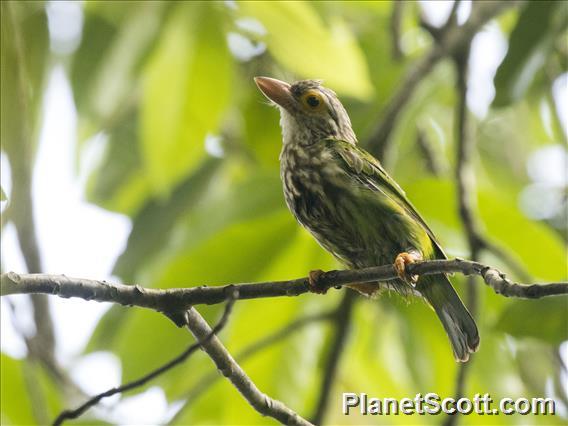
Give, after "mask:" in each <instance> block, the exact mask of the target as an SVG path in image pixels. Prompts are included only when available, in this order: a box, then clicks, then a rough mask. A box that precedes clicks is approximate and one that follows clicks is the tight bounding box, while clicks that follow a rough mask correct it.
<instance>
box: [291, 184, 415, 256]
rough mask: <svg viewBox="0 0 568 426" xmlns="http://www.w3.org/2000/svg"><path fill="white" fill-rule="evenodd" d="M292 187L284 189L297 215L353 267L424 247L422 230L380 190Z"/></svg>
mask: <svg viewBox="0 0 568 426" xmlns="http://www.w3.org/2000/svg"><path fill="white" fill-rule="evenodd" d="M294 189H295V191H293V192H291V191H287V189H286V185H285V188H284V191H285V194H286V202H287V204H288V207H289V208H290V210H291V211H292V212H293V214H294V216H295V217H296V219H297V220H298V221H299V222H300V223H301V224H302V225H303V226H304V227H305V228H307V229H308V230H309V231H310V233H311V234H312V235H313V236H314V237H315V238H316V240H317V241H318V242H319V243H320V244H321V245H322V246H323V247H324V248H325V249H326V250H328V251H329V252H331V253H332V254H333V255H334V256H335V257H336V258H338V259H339V260H340V261H342V262H343V263H344V264H346V265H347V266H349V267H366V266H374V265H381V264H386V263H392V262H393V261H394V259H395V257H396V255H397V254H398V253H400V252H402V251H406V250H409V249H413V248H418V249H419V248H420V240H421V237H423V236H422V235H421V233H424V231H423V230H422V229H421V228H420V229H414V228H416V225H415V224H414V223H413V221H410V220H408V218H407V217H406V216H405V215H403V214H401V213H400V212H399V211H397V210H396V208H394V207H393V206H392V205H391V203H390V202H389V200H388V199H386V197H385V199H382V198H381V197H382V195H381V194H379V193H376V192H373V193H370V192H369V191H361V190H355V189H354V188H352V187H351V188H349V187H338V186H336V185H333V184H330V183H328V184H326V183H325V182H324V183H321V185H319V186H318V185H313V186H311V187H310V185H307V184H306V183H305V182H303V183H298V184H297V185H296V187H295V188H294Z"/></svg>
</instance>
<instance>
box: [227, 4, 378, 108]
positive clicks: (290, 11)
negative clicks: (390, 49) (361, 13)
mask: <svg viewBox="0 0 568 426" xmlns="http://www.w3.org/2000/svg"><path fill="white" fill-rule="evenodd" d="M238 6H239V8H240V14H241V15H242V16H246V17H251V16H252V17H254V18H256V19H258V20H259V21H260V22H261V23H262V24H263V25H264V26H265V27H266V29H267V31H268V33H267V34H266V36H265V39H264V41H265V42H266V44H267V46H268V50H269V51H270V53H271V54H272V55H273V56H274V58H275V59H276V60H277V61H278V62H279V63H280V64H282V65H283V66H284V67H286V68H287V69H289V70H290V71H292V72H295V73H297V74H298V75H299V76H301V77H304V78H316V79H323V80H324V81H325V84H326V85H327V86H328V87H332V88H333V89H334V90H336V91H337V92H338V93H340V94H344V95H348V96H352V97H355V98H358V99H362V100H368V99H369V98H370V97H371V96H372V94H373V91H374V89H373V86H372V85H371V80H370V77H369V72H368V69H367V64H366V61H365V56H364V55H363V52H362V50H361V48H360V47H359V45H358V44H357V41H356V39H355V37H354V36H353V34H352V32H351V30H350V29H349V28H348V27H347V25H346V24H345V23H344V22H343V20H342V19H340V18H339V17H337V18H336V19H334V20H332V21H331V22H330V23H329V25H328V26H326V25H325V24H324V22H323V20H322V19H321V17H320V16H319V15H318V14H317V12H316V10H315V9H314V7H313V6H312V5H311V4H310V3H309V2H271V3H270V2H240V3H238Z"/></svg>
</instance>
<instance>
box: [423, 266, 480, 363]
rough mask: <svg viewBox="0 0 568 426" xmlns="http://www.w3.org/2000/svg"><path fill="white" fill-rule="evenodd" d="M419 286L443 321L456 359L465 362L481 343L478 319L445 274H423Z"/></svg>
mask: <svg viewBox="0 0 568 426" xmlns="http://www.w3.org/2000/svg"><path fill="white" fill-rule="evenodd" d="M417 290H419V291H420V293H422V295H423V296H424V297H425V298H426V300H428V302H429V303H430V305H432V307H433V308H434V310H435V311H436V314H437V315H438V317H439V318H440V320H441V321H442V324H443V326H444V329H445V330H446V333H447V334H448V337H449V338H450V342H451V344H452V349H453V350H454V356H455V358H456V360H457V361H460V362H466V361H467V360H468V359H469V354H470V353H473V352H475V351H476V350H477V348H478V347H479V332H478V331H477V326H476V325H475V321H474V320H473V318H472V317H471V314H470V313H469V312H468V310H467V308H466V307H465V306H464V304H463V303H462V301H461V300H460V298H459V296H458V295H457V293H456V291H455V290H454V288H453V287H452V284H451V283H450V280H448V277H446V276H445V275H442V276H440V275H437V276H433V275H431V276H422V277H421V278H420V279H419V281H418V284H417Z"/></svg>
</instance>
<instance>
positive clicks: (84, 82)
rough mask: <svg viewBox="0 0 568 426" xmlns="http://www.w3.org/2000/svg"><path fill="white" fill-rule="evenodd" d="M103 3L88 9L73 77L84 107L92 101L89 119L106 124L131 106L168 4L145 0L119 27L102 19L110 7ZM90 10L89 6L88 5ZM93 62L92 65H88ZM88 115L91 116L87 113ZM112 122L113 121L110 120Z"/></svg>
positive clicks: (132, 10) (132, 9) (126, 16)
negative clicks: (142, 66) (139, 70)
mask: <svg viewBox="0 0 568 426" xmlns="http://www.w3.org/2000/svg"><path fill="white" fill-rule="evenodd" d="M106 3H107V2H102V3H100V4H99V5H98V6H99V7H98V9H97V14H96V15H94V16H93V12H91V13H87V15H86V16H87V19H86V24H85V34H84V37H83V40H82V43H81V46H80V47H79V50H78V51H77V56H76V59H75V62H74V66H73V68H74V72H73V74H72V76H73V78H72V81H73V82H74V86H73V87H74V89H75V90H76V91H77V95H78V96H79V98H78V100H79V101H80V103H79V106H80V107H83V99H84V100H85V101H86V102H88V110H87V111H86V112H88V113H89V114H91V116H90V117H88V119H90V120H88V121H92V122H94V125H95V126H96V127H97V128H98V127H99V125H100V121H99V120H103V122H104V124H105V127H106V125H107V124H109V121H110V122H112V119H113V118H114V119H116V117H114V116H115V115H117V114H120V113H121V110H122V109H124V108H128V103H129V102H128V101H127V99H129V97H132V96H133V95H136V91H135V90H134V84H135V83H136V74H135V72H136V71H137V68H138V67H139V65H140V63H141V62H142V60H143V59H144V58H145V57H146V55H147V54H148V52H149V51H150V49H151V48H152V47H153V45H154V43H155V40H156V39H159V37H158V34H159V30H160V23H161V19H162V15H163V14H164V11H165V10H166V5H165V4H164V3H162V2H143V3H140V4H139V5H138V7H135V8H131V9H129V12H128V13H127V14H125V15H123V17H122V21H121V22H120V25H119V27H118V28H117V29H115V28H113V24H112V23H109V22H108V21H106V20H103V19H101V16H102V15H101V10H100V9H106V8H108V7H110V8H111V9H112V5H107V4H106ZM87 10H89V9H87ZM87 66H92V67H93V68H91V69H86V67H87ZM83 118H87V117H83ZM110 124H111V123H110Z"/></svg>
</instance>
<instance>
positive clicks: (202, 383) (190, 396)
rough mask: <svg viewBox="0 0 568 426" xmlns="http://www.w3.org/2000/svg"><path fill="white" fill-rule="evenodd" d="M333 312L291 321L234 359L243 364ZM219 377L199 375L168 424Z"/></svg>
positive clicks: (178, 417) (215, 373) (328, 316)
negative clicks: (199, 377)
mask: <svg viewBox="0 0 568 426" xmlns="http://www.w3.org/2000/svg"><path fill="white" fill-rule="evenodd" d="M335 314H336V312H335V310H330V311H327V312H322V313H319V314H314V315H307V316H305V317H303V318H299V319H297V320H295V321H292V322H291V323H289V324H287V325H285V326H284V327H282V328H280V329H278V330H276V331H275V332H273V333H271V334H269V335H267V336H264V337H262V338H261V339H259V340H257V341H255V342H253V343H251V344H250V345H249V346H247V347H246V348H244V349H243V350H242V351H240V352H239V353H237V355H236V356H235V359H236V360H237V362H238V363H239V364H243V363H245V362H246V361H247V360H248V359H249V358H251V357H253V356H254V355H256V354H257V353H259V352H261V351H263V350H264V349H266V348H268V347H270V346H272V345H274V344H276V343H278V342H281V341H283V340H284V339H286V338H287V337H288V336H290V335H291V334H292V333H296V332H298V331H300V330H301V329H302V328H303V327H305V326H307V325H310V324H313V323H316V322H319V321H329V320H331V319H332V318H334V317H335ZM220 378H221V377H220V376H219V374H218V373H217V372H216V371H212V372H210V373H209V374H206V375H204V376H203V377H201V379H199V380H197V383H196V384H195V385H194V386H193V387H192V388H191V389H190V390H189V391H188V392H186V393H185V395H184V397H185V401H184V403H183V405H182V407H181V408H180V409H179V410H178V411H177V412H176V414H175V416H174V417H173V418H172V419H171V420H170V421H169V422H168V424H176V422H177V421H178V420H179V419H180V417H181V415H182V413H183V412H184V411H185V410H186V409H187V408H188V407H189V405H191V404H192V403H193V402H194V401H195V400H196V399H197V398H199V397H200V396H201V395H203V393H204V392H205V391H206V390H207V389H209V388H210V387H211V386H212V385H213V384H214V383H215V382H216V381H217V380H219V379H220Z"/></svg>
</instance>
